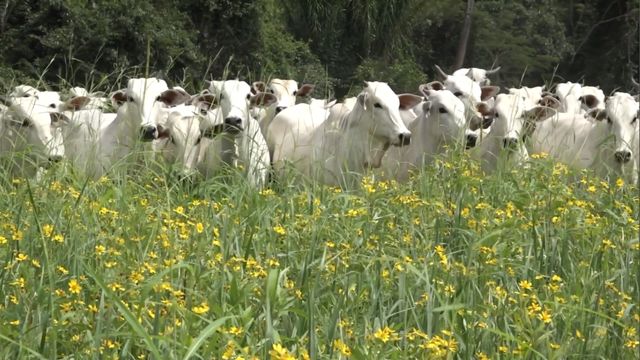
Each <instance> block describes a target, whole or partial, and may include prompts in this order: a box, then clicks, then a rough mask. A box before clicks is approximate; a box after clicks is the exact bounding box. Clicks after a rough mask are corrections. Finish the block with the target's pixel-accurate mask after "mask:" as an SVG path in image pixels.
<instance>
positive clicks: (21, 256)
mask: <svg viewBox="0 0 640 360" xmlns="http://www.w3.org/2000/svg"><path fill="white" fill-rule="evenodd" d="M27 260H29V255H27V254H25V253H18V254H17V255H16V261H17V262H22V261H27Z"/></svg>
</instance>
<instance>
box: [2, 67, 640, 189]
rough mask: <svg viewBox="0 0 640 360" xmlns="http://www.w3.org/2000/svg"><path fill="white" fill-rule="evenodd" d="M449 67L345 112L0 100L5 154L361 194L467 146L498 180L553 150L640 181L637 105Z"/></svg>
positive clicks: (80, 97)
mask: <svg viewBox="0 0 640 360" xmlns="http://www.w3.org/2000/svg"><path fill="white" fill-rule="evenodd" d="M436 68H437V70H438V73H439V75H440V76H441V77H442V79H441V81H433V82H430V83H427V84H423V85H420V86H419V89H418V90H419V93H420V95H414V94H400V95H397V94H396V93H394V91H393V90H392V89H391V88H390V87H389V86H388V85H387V84H386V83H384V82H365V83H364V86H363V88H362V91H361V92H360V93H359V94H358V95H357V96H356V97H353V98H347V99H345V100H344V101H342V102H336V101H328V100H319V99H313V98H311V94H312V93H313V90H314V86H313V85H309V84H304V85H302V86H300V87H299V86H298V83H297V82H296V81H294V80H281V79H272V80H271V81H269V82H268V83H264V82H254V83H253V84H251V85H249V84H248V83H247V82H244V81H239V80H225V81H211V82H209V83H208V85H209V86H208V88H207V89H206V90H203V91H202V92H200V93H199V94H196V95H190V94H188V93H187V92H186V91H185V90H184V89H182V88H180V87H173V88H169V87H168V86H167V84H166V82H165V81H164V80H161V79H157V78H135V79H130V80H129V81H128V84H127V88H126V89H122V90H118V91H115V92H113V93H111V94H110V95H109V96H105V95H104V94H99V93H94V94H90V93H88V92H87V91H86V90H85V89H83V88H72V89H70V90H69V93H70V96H69V98H68V99H66V100H64V101H63V100H61V96H60V94H59V93H58V92H53V91H40V90H38V89H35V88H33V87H31V86H27V85H20V86H16V87H15V88H14V89H13V91H12V92H11V93H10V94H9V95H8V96H5V97H0V137H1V139H0V154H2V156H6V155H8V154H15V153H19V152H27V153H28V155H29V156H32V157H33V158H34V159H36V161H40V162H41V163H42V162H55V161H59V160H61V159H63V158H66V159H67V160H68V161H69V162H70V163H71V164H72V165H73V166H74V167H75V168H77V169H78V170H80V171H82V172H84V173H86V174H88V175H89V176H93V177H100V176H102V175H104V174H105V173H106V172H108V171H109V170H110V169H111V168H112V166H114V164H115V163H116V162H118V161H121V160H122V159H126V158H127V157H128V156H129V155H130V154H131V153H132V152H133V151H134V149H140V146H142V147H147V148H148V149H149V150H152V151H153V154H154V156H157V157H158V158H159V159H163V160H164V161H166V162H167V163H169V164H171V165H173V166H175V167H176V168H177V169H179V171H180V172H181V173H182V175H185V176H190V175H194V174H196V173H199V174H201V176H204V177H205V178H207V177H211V176H214V175H215V174H216V173H217V172H219V171H220V169H221V168H222V167H223V166H229V165H230V166H235V167H237V168H239V169H241V170H242V171H243V173H244V174H245V175H246V177H247V180H248V181H249V182H250V183H251V184H252V185H254V186H256V187H260V186H263V185H264V184H265V183H266V182H267V179H268V177H269V176H270V174H271V175H273V176H275V177H276V178H277V177H278V176H284V175H285V172H287V173H288V172H289V171H290V170H291V169H295V171H296V172H299V173H302V174H304V175H306V176H308V177H309V178H311V179H314V180H315V181H318V182H321V183H324V184H330V185H347V186H348V185H349V184H351V183H352V182H353V181H357V180H358V176H359V175H360V174H362V173H364V172H365V171H366V170H367V169H368V168H381V171H380V173H381V174H384V176H386V177H389V178H393V179H396V180H398V181H405V180H406V179H407V178H408V176H409V174H410V173H411V172H412V171H414V170H416V169H419V168H420V167H423V166H429V163H430V161H432V159H433V157H434V156H435V155H437V154H440V153H442V152H444V151H445V150H446V149H448V148H466V150H465V151H469V152H471V156H472V157H474V158H476V159H478V160H480V162H481V164H482V168H483V169H484V170H485V171H486V172H491V171H494V170H495V169H496V168H497V167H499V166H510V167H517V166H523V165H525V164H526V161H527V159H528V157H529V154H532V153H542V152H544V153H547V154H549V156H550V157H553V158H555V159H556V160H558V161H560V162H563V163H566V164H568V165H570V166H574V167H578V168H592V169H594V170H595V171H596V172H597V173H598V174H600V175H601V176H605V177H610V176H613V177H614V178H617V177H626V178H628V179H629V180H630V181H633V182H636V181H637V171H638V168H639V161H640V156H638V152H639V150H640V144H639V141H640V136H639V135H638V121H637V120H638V115H639V105H638V96H637V95H636V96H635V97H634V96H632V95H630V94H629V93H624V92H616V93H614V94H612V95H610V96H606V97H605V94H604V93H603V91H602V90H600V89H599V88H598V87H593V86H584V85H581V84H578V83H571V82H567V83H561V84H557V85H556V86H555V91H554V92H548V91H545V87H544V86H537V87H522V88H510V89H508V92H507V93H502V94H498V93H499V91H500V88H499V87H497V86H491V85H490V81H489V79H488V76H489V75H491V74H492V73H494V72H495V71H497V70H498V69H493V70H488V71H487V70H483V69H477V68H471V69H459V70H457V71H456V72H454V73H453V74H446V73H445V72H444V71H442V69H440V68H439V67H437V66H436ZM638 87H639V89H637V90H636V91H638V90H640V85H639V86H638ZM525 139H526V141H525ZM141 144H142V145H141ZM285 164H290V165H287V166H285Z"/></svg>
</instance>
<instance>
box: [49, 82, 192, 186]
mask: <svg viewBox="0 0 640 360" xmlns="http://www.w3.org/2000/svg"><path fill="white" fill-rule="evenodd" d="M132 80H133V81H129V85H130V86H129V87H128V88H127V89H126V90H124V91H118V92H115V93H113V95H112V96H113V97H112V99H111V101H112V102H114V103H117V104H119V108H118V112H117V113H115V114H114V113H104V112H102V111H101V110H100V109H85V108H83V106H84V105H87V103H86V102H85V101H78V100H82V99H81V98H80V97H76V98H73V99H71V100H69V101H67V102H66V103H65V104H64V105H63V106H61V108H63V109H64V110H65V111H61V112H60V113H59V114H57V117H58V118H59V119H60V120H62V122H61V123H62V124H63V125H62V129H63V138H64V143H65V146H66V147H67V148H68V151H67V156H68V157H69V159H70V160H71V162H72V164H73V165H74V167H76V168H77V169H79V170H80V171H82V172H84V173H85V174H86V175H88V176H90V177H94V178H99V177H100V176H102V175H104V174H105V173H106V172H107V171H109V170H110V169H111V168H112V166H113V165H114V164H115V163H117V162H118V161H121V160H122V159H125V158H126V157H127V156H128V155H130V154H131V153H132V151H133V150H134V147H135V145H136V143H137V141H138V139H139V137H140V124H141V122H142V119H143V118H144V115H149V114H151V116H149V117H148V118H149V119H151V120H150V121H153V128H154V130H155V134H154V136H155V137H157V136H158V125H159V124H163V123H165V122H166V118H167V116H168V111H169V106H172V105H173V101H175V99H176V98H181V96H182V94H180V93H179V92H177V91H176V90H172V89H169V90H164V91H163V92H161V93H160V94H157V95H156V94H154V93H153V91H152V90H149V88H148V87H147V90H146V92H140V90H141V88H142V89H144V85H145V79H132ZM146 80H149V81H148V82H147V84H151V85H152V86H153V85H158V84H162V83H163V82H164V81H162V80H161V82H157V81H155V79H146ZM153 95H156V96H155V97H154V96H153ZM123 98H124V99H123ZM123 100H124V102H122V101H123ZM149 104H151V106H148V105H149ZM159 145H160V140H158V139H155V140H154V143H153V147H154V148H156V147H158V146H159Z"/></svg>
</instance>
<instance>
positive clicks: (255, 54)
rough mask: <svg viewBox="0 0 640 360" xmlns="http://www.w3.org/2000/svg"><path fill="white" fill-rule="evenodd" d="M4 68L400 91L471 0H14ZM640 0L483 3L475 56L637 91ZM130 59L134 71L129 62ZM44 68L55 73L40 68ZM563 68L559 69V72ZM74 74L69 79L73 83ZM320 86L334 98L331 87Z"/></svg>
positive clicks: (448, 52)
mask: <svg viewBox="0 0 640 360" xmlns="http://www.w3.org/2000/svg"><path fill="white" fill-rule="evenodd" d="M0 6H1V7H0V43H1V44H2V48H3V51H2V52H0V78H1V79H3V80H4V81H3V84H2V85H1V86H3V87H9V86H10V85H11V84H14V83H15V82H33V81H35V80H38V79H43V80H46V82H47V83H49V84H52V83H60V82H64V81H69V82H76V83H80V84H90V85H91V86H94V87H97V88H100V87H104V86H105V84H106V82H105V79H106V78H111V77H113V74H114V73H116V74H118V73H123V72H127V74H130V73H135V72H136V71H138V72H140V68H139V66H140V65H141V64H145V62H146V60H147V49H149V50H150V59H149V60H150V69H151V71H152V72H154V73H157V72H160V73H162V74H164V75H165V77H167V78H168V79H172V80H174V81H177V82H180V83H186V84H187V85H188V86H193V87H196V88H199V87H200V86H201V84H202V80H204V79H209V78H211V77H222V76H236V75H239V76H240V77H243V78H247V79H257V78H261V79H264V78H268V77H274V76H279V77H291V78H295V79H297V80H299V81H307V82H314V83H316V84H318V85H321V86H320V90H323V91H321V92H323V93H324V94H326V93H327V92H330V91H335V93H336V95H337V96H340V95H342V94H344V93H345V92H347V91H348V90H349V88H350V86H351V85H352V84H354V83H357V82H359V81H360V80H362V79H365V78H366V79H374V78H375V79H383V80H386V81H388V82H390V84H391V85H392V86H393V87H394V88H395V89H396V90H397V91H398V92H404V91H415V90H416V85H417V84H419V83H420V82H423V81H425V80H427V79H431V80H432V79H434V71H433V65H434V64H440V65H441V66H443V67H444V68H445V69H447V70H448V71H452V70H454V69H453V68H452V65H453V64H454V63H455V60H456V59H455V58H456V50H457V47H458V40H459V37H460V33H461V28H462V23H463V19H464V13H465V9H466V8H467V1H463V0H432V1H424V0H334V1H320V0H254V1H252V0H233V1H232V0H205V1H194V0H180V1H177V0H157V1H149V0H141V1H133V0H121V1H111V0H92V1H87V0H46V1H40V0H37V1H36V0H31V1H17V0H6V1H4V2H3V3H0ZM639 6H640V5H639V2H638V1H635V0H614V1H611V0H570V1H569V0H536V1H533V0H508V1H507V0H478V1H475V6H474V7H473V13H472V23H471V24H472V28H471V35H470V39H469V43H468V49H467V52H466V58H465V61H464V65H466V66H471V65H473V66H476V67H485V68H490V67H492V66H494V65H495V66H497V65H500V66H502V68H503V70H502V71H501V72H500V74H499V75H497V79H496V80H497V81H496V82H497V83H499V84H501V85H504V86H514V85H518V84H520V83H523V84H541V83H543V82H545V83H552V82H555V81H558V80H561V79H565V80H571V81H585V82H587V83H589V84H599V85H600V86H601V87H602V88H603V89H604V90H605V91H606V92H610V91H612V90H613V89H615V88H619V87H622V88H625V89H627V88H629V87H630V77H631V76H632V75H633V74H636V73H637V71H638V62H639V56H640V53H639V51H638V47H639V43H638V33H639V18H640V13H639V10H638V9H639ZM132 67H133V68H132ZM45 69H46V72H45V74H44V76H42V74H43V71H44V70H45ZM554 76H557V77H554ZM62 79H64V81H63V80H62ZM324 94H323V95H324Z"/></svg>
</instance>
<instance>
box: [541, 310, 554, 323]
mask: <svg viewBox="0 0 640 360" xmlns="http://www.w3.org/2000/svg"><path fill="white" fill-rule="evenodd" d="M538 319H540V320H542V322H543V323H545V324H549V323H550V322H551V314H550V313H549V311H547V310H543V311H542V312H541V313H539V314H538Z"/></svg>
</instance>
